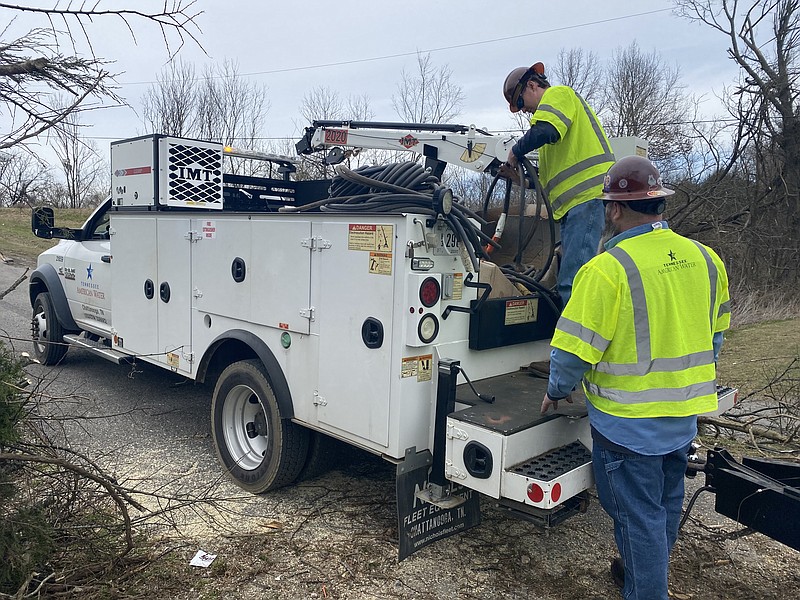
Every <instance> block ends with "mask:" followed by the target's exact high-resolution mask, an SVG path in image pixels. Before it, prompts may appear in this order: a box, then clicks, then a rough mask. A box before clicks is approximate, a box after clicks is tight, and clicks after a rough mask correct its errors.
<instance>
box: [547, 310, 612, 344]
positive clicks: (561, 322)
mask: <svg viewBox="0 0 800 600" xmlns="http://www.w3.org/2000/svg"><path fill="white" fill-rule="evenodd" d="M557 327H558V329H559V330H561V331H563V332H564V333H569V334H570V335H574V336H575V337H576V338H578V339H579V340H581V341H582V342H585V343H587V344H589V345H590V346H591V347H592V348H594V349H595V350H597V351H598V352H601V353H602V352H605V351H606V348H608V345H609V344H610V343H611V340H607V339H606V338H604V337H603V336H602V335H600V334H599V333H597V332H596V331H592V330H591V329H589V328H588V327H584V326H583V325H581V324H580V323H578V322H576V321H573V320H572V319H567V318H566V317H563V316H562V317H560V318H559V319H558V325H557Z"/></svg>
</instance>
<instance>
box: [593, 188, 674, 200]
mask: <svg viewBox="0 0 800 600" xmlns="http://www.w3.org/2000/svg"><path fill="white" fill-rule="evenodd" d="M674 193H675V190H670V189H667V188H663V189H660V190H655V191H652V192H644V193H642V192H606V193H605V194H602V195H601V196H600V200H613V201H614V202H635V201H637V200H655V199H656V198H663V197H664V196H672V194H674Z"/></svg>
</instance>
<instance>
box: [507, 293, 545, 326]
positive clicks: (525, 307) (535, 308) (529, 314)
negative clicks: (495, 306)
mask: <svg viewBox="0 0 800 600" xmlns="http://www.w3.org/2000/svg"><path fill="white" fill-rule="evenodd" d="M538 312H539V299H538V298H526V299H525V300H506V318H505V324H506V325H519V324H521V323H535V322H536V318H537V314H538Z"/></svg>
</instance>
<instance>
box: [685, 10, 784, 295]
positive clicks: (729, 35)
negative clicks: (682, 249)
mask: <svg viewBox="0 0 800 600" xmlns="http://www.w3.org/2000/svg"><path fill="white" fill-rule="evenodd" d="M675 4H676V6H677V7H678V10H679V13H680V14H682V15H683V16H685V17H686V18H688V19H690V20H693V21H695V22H699V23H702V24H705V25H707V26H708V27H709V28H711V29H712V30H713V31H716V32H717V33H719V34H721V35H723V36H724V37H725V38H726V39H727V41H728V44H729V47H728V55H729V57H730V58H731V59H732V60H733V61H735V63H736V64H737V65H738V66H739V68H740V69H741V77H740V80H739V82H738V83H737V84H736V85H735V86H734V87H733V88H732V89H731V90H730V93H729V94H728V96H727V98H728V110H729V112H730V114H731V115H733V116H734V119H735V125H734V127H733V132H732V136H733V141H732V147H733V151H732V152H731V156H730V159H729V160H728V162H727V164H726V165H725V166H724V168H723V169H721V170H720V172H719V173H718V174H716V175H715V177H713V178H710V179H709V181H708V182H706V185H705V186H704V188H703V190H702V193H703V194H704V196H705V197H720V196H721V191H722V190H727V191H730V192H733V193H729V194H727V196H726V201H725V202H724V204H723V205H722V206H721V208H720V210H721V214H720V216H719V219H720V222H722V223H728V224H731V225H735V229H734V232H735V236H731V235H730V234H728V238H731V237H734V238H735V240H736V245H735V246H734V245H731V247H730V248H729V252H730V256H731V257H735V274H736V275H739V276H740V277H742V278H743V279H747V280H749V281H751V283H756V284H765V283H766V284H771V285H774V284H775V283H776V282H781V283H783V284H786V285H796V282H797V280H798V279H800V269H798V259H800V239H799V238H798V236H797V230H798V228H800V102H799V101H798V98H800V70H798V68H797V61H798V58H800V54H799V53H798V51H799V50H800V0H768V1H766V2H765V1H757V0H747V1H739V0H675ZM732 177H736V179H737V180H738V181H739V182H743V183H744V184H746V185H745V186H743V188H744V189H746V190H747V193H746V194H744V193H742V190H741V189H733V190H732V189H731V186H729V185H728V180H729V179H731V178H732ZM714 229H715V228H714V224H713V223H712V224H710V225H709V226H707V227H706V228H705V230H706V231H714Z"/></svg>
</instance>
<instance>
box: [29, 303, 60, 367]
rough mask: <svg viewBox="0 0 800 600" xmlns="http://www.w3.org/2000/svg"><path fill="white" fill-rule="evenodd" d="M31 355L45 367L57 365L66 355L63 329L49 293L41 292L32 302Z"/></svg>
mask: <svg viewBox="0 0 800 600" xmlns="http://www.w3.org/2000/svg"><path fill="white" fill-rule="evenodd" d="M31 334H32V335H33V353H34V355H35V356H36V360H38V361H39V362H40V363H42V364H45V365H55V364H57V363H58V362H59V361H60V360H61V359H62V358H64V355H65V354H66V353H67V344H66V343H65V342H64V328H63V327H61V323H60V322H59V321H58V317H57V316H56V311H55V309H54V308H53V301H52V300H51V299H50V293H49V292H41V293H40V294H39V295H38V296H36V299H35V300H34V301H33V317H32V318H31Z"/></svg>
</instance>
